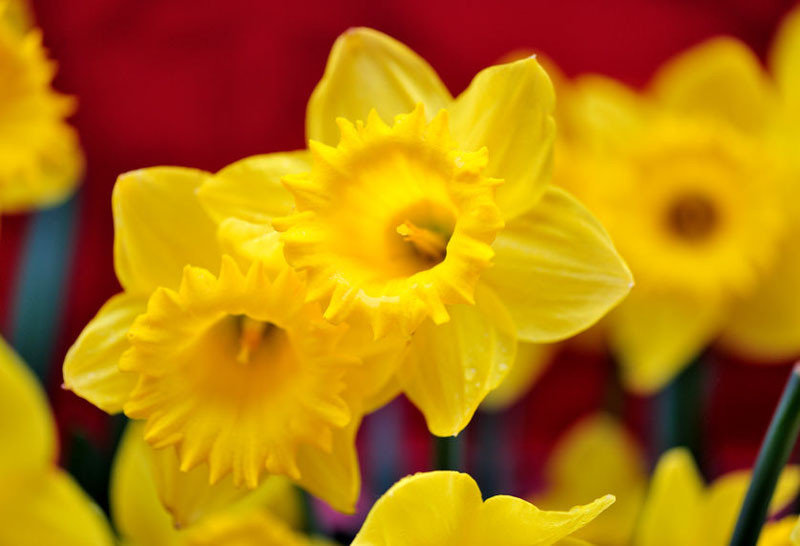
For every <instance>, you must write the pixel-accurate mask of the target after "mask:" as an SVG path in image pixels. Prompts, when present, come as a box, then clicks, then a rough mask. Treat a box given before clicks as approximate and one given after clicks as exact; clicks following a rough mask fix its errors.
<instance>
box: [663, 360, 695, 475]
mask: <svg viewBox="0 0 800 546" xmlns="http://www.w3.org/2000/svg"><path fill="white" fill-rule="evenodd" d="M706 364H707V363H706V362H704V357H703V355H700V356H698V357H697V358H695V359H694V360H693V361H692V362H691V363H689V365H688V366H686V367H685V368H684V369H683V370H682V371H681V372H680V373H679V374H678V375H677V376H675V379H673V380H672V382H671V383H670V384H669V385H667V386H666V387H665V388H664V390H663V391H661V392H660V393H659V394H658V395H657V397H656V400H655V403H656V412H657V417H656V419H657V426H656V427H655V429H656V434H657V435H658V436H657V437H656V453H655V455H658V456H660V455H661V454H662V453H664V452H665V451H667V450H669V449H672V448H673V447H679V446H682V447H686V448H688V449H689V450H690V451H691V452H692V455H693V456H694V459H695V460H696V461H697V463H698V464H700V465H701V466H702V462H703V453H702V445H701V443H702V442H701V440H702V431H701V421H700V417H701V416H702V415H703V414H704V411H703V410H704V408H703V400H704V398H705V397H704V396H703V384H704V375H705V371H706V370H705V368H706Z"/></svg>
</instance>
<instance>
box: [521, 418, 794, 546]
mask: <svg viewBox="0 0 800 546" xmlns="http://www.w3.org/2000/svg"><path fill="white" fill-rule="evenodd" d="M545 477H546V479H547V484H548V485H547V489H546V490H545V491H544V493H542V494H540V495H535V496H534V497H533V498H532V501H533V502H534V503H536V504H537V505H538V506H541V507H542V508H545V509H550V510H556V509H563V508H564V507H565V506H569V503H571V502H585V501H587V500H589V499H592V498H594V496H595V495H597V493H598V491H603V492H609V493H611V494H613V495H615V496H616V497H617V499H618V500H617V503H615V505H614V506H612V507H611V508H610V509H609V510H608V511H607V512H606V513H604V514H602V515H601V516H600V517H598V518H597V520H595V521H594V522H592V523H591V524H590V525H587V526H586V527H585V528H583V529H581V530H579V531H576V533H575V536H576V537H579V538H582V539H585V540H587V541H589V542H591V543H592V544H603V545H609V546H616V545H619V546H630V545H632V546H661V545H663V546H668V545H673V544H687V545H694V544H696V545H698V546H700V545H702V546H725V545H727V544H728V543H729V541H730V538H731V534H732V533H733V528H734V526H735V524H736V518H737V516H738V515H739V510H740V508H741V505H742V502H743V500H744V496H745V493H746V491H747V487H748V485H749V483H750V472H748V471H737V472H731V473H728V474H725V475H723V476H721V477H720V478H717V479H716V480H714V481H713V482H712V483H711V484H710V485H706V484H705V482H704V481H703V478H702V477H701V475H700V473H699V471H698V470H697V467H696V466H695V463H694V461H693V460H692V456H691V454H690V453H689V452H688V451H687V450H685V449H683V448H676V449H672V450H670V451H668V452H666V453H665V454H664V455H662V456H661V458H660V460H659V461H658V464H657V465H656V468H655V471H654V472H653V475H652V477H650V478H649V484H648V476H647V471H646V463H645V458H644V453H643V450H642V449H641V448H640V447H639V446H638V445H637V443H636V441H635V440H634V439H633V438H632V437H631V436H630V435H629V434H628V433H627V431H626V430H625V429H624V427H622V426H621V425H620V424H619V423H617V422H616V421H615V420H614V419H612V418H611V417H608V416H605V415H597V416H592V417H589V418H587V419H585V420H583V421H581V422H579V423H578V424H577V425H576V426H574V427H573V428H572V429H571V430H570V431H568V433H567V434H566V435H565V436H564V438H562V439H561V440H560V441H559V443H558V444H557V445H556V447H555V448H554V450H553V453H552V455H551V458H550V460H549V461H548V463H547V467H546V471H545ZM798 491H800V469H798V468H797V467H787V469H786V470H785V471H784V472H783V474H782V475H781V477H780V480H779V482H778V487H777V489H776V491H775V495H774V497H773V499H772V505H771V508H770V515H774V514H777V513H779V512H781V511H783V509H784V508H786V507H787V506H788V504H789V503H790V502H791V501H793V500H794V499H795V498H796V496H797V493H798ZM796 519H797V518H796V516H791V517H789V518H786V519H784V520H781V521H780V522H768V523H767V524H766V525H765V527H764V529H763V531H762V537H761V540H760V541H759V545H760V546H764V545H767V544H782V545H787V546H788V545H789V544H790V542H789V535H790V533H791V532H792V527H793V525H794V524H795V520H796Z"/></svg>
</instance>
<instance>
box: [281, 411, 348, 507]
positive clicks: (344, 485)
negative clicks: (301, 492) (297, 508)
mask: <svg viewBox="0 0 800 546" xmlns="http://www.w3.org/2000/svg"><path fill="white" fill-rule="evenodd" d="M360 424H361V417H360V416H358V415H354V416H353V417H352V419H351V420H350V423H349V424H348V425H347V426H346V427H344V428H342V429H337V428H334V429H332V432H333V443H332V449H331V452H330V453H327V452H325V451H322V450H321V449H319V448H318V447H313V446H309V445H307V444H300V445H299V446H298V448H297V468H298V469H299V470H300V479H298V480H297V483H298V484H299V485H300V486H302V487H303V488H305V489H307V490H308V491H309V492H310V493H311V494H312V495H314V496H316V497H319V498H320V499H322V500H324V501H325V502H327V503H328V504H330V505H331V506H332V507H333V508H334V509H336V510H338V511H340V512H344V513H346V514H352V513H353V512H355V507H356V501H357V500H358V495H359V492H360V491H361V470H360V469H359V466H358V454H357V453H356V446H355V441H356V432H357V431H358V426H359V425H360Z"/></svg>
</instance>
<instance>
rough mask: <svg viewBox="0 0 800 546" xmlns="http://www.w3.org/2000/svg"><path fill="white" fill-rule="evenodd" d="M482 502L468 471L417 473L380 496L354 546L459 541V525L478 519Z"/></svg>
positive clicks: (445, 545) (391, 545) (448, 543)
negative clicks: (466, 472)
mask: <svg viewBox="0 0 800 546" xmlns="http://www.w3.org/2000/svg"><path fill="white" fill-rule="evenodd" d="M481 503H482V499H481V492H480V489H478V485H477V484H476V483H475V480H473V479H472V478H471V477H469V476H468V475H467V474H462V473H459V472H426V473H422V474H414V475H413V476H408V477H405V478H403V479H402V480H400V481H399V482H397V483H396V484H394V485H393V486H392V487H391V488H390V489H389V491H387V492H386V493H385V494H384V495H383V496H382V497H381V498H380V499H378V501H377V502H376V503H375V505H374V506H373V507H372V510H370V512H369V514H368V515H367V519H366V520H365V521H364V525H363V526H362V527H361V530H360V531H359V532H358V535H356V538H355V539H354V540H353V542H352V544H351V546H412V545H418V544H436V545H441V546H451V545H452V546H455V545H456V544H459V542H457V540H456V537H457V536H458V533H459V529H460V528H462V527H464V526H465V525H466V524H468V523H470V522H473V521H474V519H475V518H476V517H477V516H478V513H479V511H480V508H481ZM494 538H495V541H496V539H497V538H498V537H497V536H495V537H494ZM476 543H478V544H480V543H479V542H476Z"/></svg>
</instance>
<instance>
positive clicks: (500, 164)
mask: <svg viewBox="0 0 800 546" xmlns="http://www.w3.org/2000/svg"><path fill="white" fill-rule="evenodd" d="M554 109H555V94H554V92H553V85H552V83H551V82H550V79H549V78H548V77H547V74H546V73H545V71H544V70H543V69H542V67H541V66H539V63H538V62H537V61H536V59H535V58H534V57H528V58H527V59H523V60H520V61H516V62H512V63H508V64H501V65H497V66H492V67H490V68H487V69H485V70H483V71H481V72H480V73H479V74H478V75H477V76H475V79H473V80H472V83H471V84H470V86H469V87H468V88H467V90H466V91H464V92H463V93H462V94H461V95H459V96H458V98H456V100H455V102H454V103H453V106H452V107H451V114H452V130H453V136H454V137H455V139H456V140H457V141H458V142H459V144H460V145H461V146H462V147H463V148H464V149H467V150H478V149H480V148H482V147H484V146H485V147H486V148H487V149H488V150H489V164H488V166H487V169H486V175H487V176H491V177H494V178H502V179H503V180H504V183H503V184H502V185H501V186H500V187H498V188H497V190H496V192H495V196H496V200H497V205H498V206H499V207H500V210H501V211H502V212H503V215H504V216H505V217H506V218H513V217H515V216H518V215H519V214H521V213H523V212H525V211H526V210H528V209H530V208H531V207H532V206H533V205H534V204H536V201H537V200H538V199H539V197H540V196H541V195H542V193H543V192H544V190H545V188H546V187H547V184H548V182H549V180H550V174H551V170H552V163H553V142H554V140H555V121H554V120H553V112H554Z"/></svg>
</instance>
